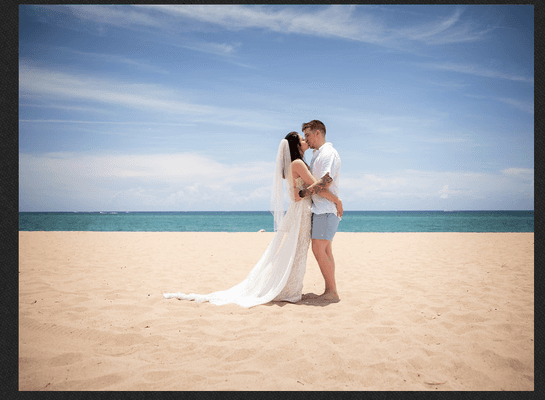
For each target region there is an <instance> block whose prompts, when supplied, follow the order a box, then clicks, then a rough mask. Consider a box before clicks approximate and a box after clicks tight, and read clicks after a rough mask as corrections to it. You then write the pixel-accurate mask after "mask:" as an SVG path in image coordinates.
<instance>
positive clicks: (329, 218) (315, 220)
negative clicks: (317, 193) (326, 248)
mask: <svg viewBox="0 0 545 400" xmlns="http://www.w3.org/2000/svg"><path fill="white" fill-rule="evenodd" d="M339 221H340V219H339V217H337V215H335V214H333V213H327V214H312V228H311V229H312V238H313V239H325V240H333V236H335V233H337V228H338V227H339Z"/></svg>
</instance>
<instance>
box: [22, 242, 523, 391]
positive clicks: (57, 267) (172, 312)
mask: <svg viewBox="0 0 545 400" xmlns="http://www.w3.org/2000/svg"><path fill="white" fill-rule="evenodd" d="M272 236H273V233H271V232H266V233H191V232H183V233H174V232H173V233H170V232H168V233H167V232H157V233H146V232H19V390H76V391H78V390H381V391H388V390H418V391H420V390H424V391H439V390H443V391H445V390H446V391H454V390H477V391H492V390H494V391H495V390H530V391H531V390H534V234H533V233H343V232H340V233H337V235H336V236H335V239H334V242H333V253H334V256H335V261H336V265H337V269H336V278H337V286H338V290H339V294H340V296H341V301H340V302H338V303H330V304H319V303H316V302H314V303H313V301H312V300H309V301H306V302H301V303H298V304H290V303H269V304H267V305H261V306H257V307H253V308H250V309H246V308H242V307H239V306H236V305H225V306H215V305H213V304H210V303H195V302H190V301H180V300H177V299H164V298H163V296H162V293H163V292H177V291H181V292H185V293H191V292H194V293H202V294H206V293H210V292H213V291H217V290H224V289H228V288H229V287H231V286H233V285H235V284H237V283H239V282H240V281H242V280H243V279H244V278H245V277H246V275H247V273H248V272H249V271H250V269H251V268H252V267H253V266H254V264H255V263H256V262H257V261H258V259H259V257H260V256H261V254H262V253H263V251H264V250H265V248H266V247H267V245H268V244H269V242H270V240H271V238H272ZM322 291H323V278H322V276H321V273H320V271H319V267H318V265H317V263H316V261H315V259H314V256H313V254H312V251H310V250H309V255H308V262H307V272H306V275H305V283H304V288H303V293H309V292H312V293H318V294H319V293H322Z"/></svg>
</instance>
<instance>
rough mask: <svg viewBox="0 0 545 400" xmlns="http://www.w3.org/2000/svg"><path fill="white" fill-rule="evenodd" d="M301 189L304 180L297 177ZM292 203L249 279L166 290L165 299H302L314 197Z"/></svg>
mask: <svg viewBox="0 0 545 400" xmlns="http://www.w3.org/2000/svg"><path fill="white" fill-rule="evenodd" d="M295 183H296V186H297V187H299V188H301V187H302V185H303V180H302V179H301V178H297V180H296V181H295ZM290 200H291V203H290V206H289V208H288V211H287V212H286V215H285V216H284V218H282V222H281V224H280V226H279V227H278V229H277V231H276V233H275V235H274V237H273V239H272V241H271V243H270V244H269V246H268V247H267V250H265V252H264V253H263V255H262V256H261V258H260V259H259V261H258V262H257V264H256V265H255V267H254V268H253V269H252V270H251V271H250V273H249V274H248V276H247V277H246V279H244V280H243V281H242V282H241V283H239V284H238V285H236V286H233V287H232V288H230V289H228V290H223V291H219V292H214V293H210V294H207V295H202V294H195V293H190V294H184V293H164V294H163V296H164V297H165V298H173V297H176V298H178V299H183V300H195V301H197V302H204V301H209V302H210V303H213V304H216V305H223V304H229V303H234V304H238V305H240V306H242V307H253V306H257V305H259V304H265V303H268V302H270V301H289V302H292V303H295V302H298V301H300V300H301V295H302V291H303V278H304V275H305V269H306V263H307V254H308V247H309V243H310V223H311V200H310V198H309V197H306V198H304V199H302V200H300V201H298V202H295V201H294V199H293V196H292V195H290Z"/></svg>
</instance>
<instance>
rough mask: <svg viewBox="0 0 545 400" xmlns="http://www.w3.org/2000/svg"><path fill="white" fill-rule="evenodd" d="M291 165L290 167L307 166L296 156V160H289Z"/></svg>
mask: <svg viewBox="0 0 545 400" xmlns="http://www.w3.org/2000/svg"><path fill="white" fill-rule="evenodd" d="M291 167H292V168H303V167H304V168H306V167H307V166H306V164H305V163H304V161H303V160H301V159H300V158H298V159H297V160H293V161H292V162H291Z"/></svg>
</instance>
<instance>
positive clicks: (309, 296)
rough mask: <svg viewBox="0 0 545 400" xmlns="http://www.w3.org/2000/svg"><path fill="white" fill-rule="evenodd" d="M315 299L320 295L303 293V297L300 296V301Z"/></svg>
mask: <svg viewBox="0 0 545 400" xmlns="http://www.w3.org/2000/svg"><path fill="white" fill-rule="evenodd" d="M317 297H320V295H318V294H316V293H305V294H304V295H302V296H301V300H310V299H315V298H317Z"/></svg>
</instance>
